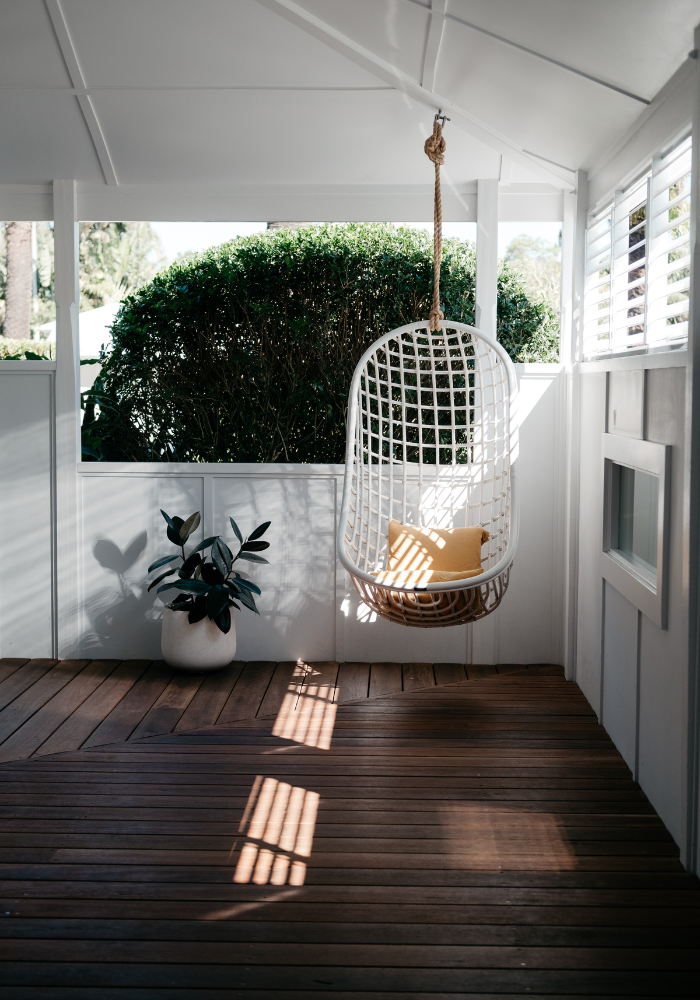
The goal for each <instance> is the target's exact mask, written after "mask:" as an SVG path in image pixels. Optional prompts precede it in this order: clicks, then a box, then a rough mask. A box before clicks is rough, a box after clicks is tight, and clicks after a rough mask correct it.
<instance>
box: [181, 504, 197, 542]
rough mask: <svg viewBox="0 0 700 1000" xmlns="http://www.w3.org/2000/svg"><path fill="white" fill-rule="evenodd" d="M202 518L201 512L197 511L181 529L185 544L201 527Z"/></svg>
mask: <svg viewBox="0 0 700 1000" xmlns="http://www.w3.org/2000/svg"><path fill="white" fill-rule="evenodd" d="M200 521H201V517H200V516H199V511H195V513H194V514H190V516H189V517H188V518H187V520H186V521H185V523H184V524H183V525H182V527H181V528H180V538H181V539H182V541H183V542H186V541H187V539H188V538H189V537H190V535H191V534H192V532H193V531H196V530H197V528H198V527H199V522H200Z"/></svg>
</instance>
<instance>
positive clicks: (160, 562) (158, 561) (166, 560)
mask: <svg viewBox="0 0 700 1000" xmlns="http://www.w3.org/2000/svg"><path fill="white" fill-rule="evenodd" d="M180 558H181V556H164V558H163V559H156V561H155V562H154V563H151V565H150V566H149V567H148V572H149V573H152V572H153V570H154V569H158V567H159V566H165V564H166V563H169V562H172V561H173V559H180Z"/></svg>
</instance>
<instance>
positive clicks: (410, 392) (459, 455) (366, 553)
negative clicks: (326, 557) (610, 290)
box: [343, 321, 514, 573]
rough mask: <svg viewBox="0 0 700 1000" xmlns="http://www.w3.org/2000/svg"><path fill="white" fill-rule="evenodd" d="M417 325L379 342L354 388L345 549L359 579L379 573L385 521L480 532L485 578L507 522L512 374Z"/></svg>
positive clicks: (472, 348)
mask: <svg viewBox="0 0 700 1000" xmlns="http://www.w3.org/2000/svg"><path fill="white" fill-rule="evenodd" d="M442 326H443V329H442V330H437V331H431V330H430V329H429V327H428V324H427V323H414V324H411V325H409V326H406V327H403V328H402V329H400V330H395V331H392V332H391V333H389V334H387V335H385V336H384V337H382V338H380V340H378V341H377V342H376V343H375V344H374V345H373V346H372V347H371V348H370V349H369V351H367V352H366V354H365V355H364V357H363V359H362V360H361V361H360V364H359V365H358V367H357V370H356V372H355V376H354V379H353V384H352V389H351V394H350V407H349V413H348V432H349V434H348V455H347V471H346V497H345V498H344V504H343V509H344V512H345V511H346V524H345V531H344V538H343V548H344V552H345V555H346V557H347V558H348V560H349V561H350V562H351V563H352V564H353V566H354V567H356V568H357V569H358V570H360V571H361V572H364V573H372V572H375V571H377V570H379V569H384V568H386V565H387V549H388V531H389V521H390V520H392V519H394V520H397V521H401V522H402V523H404V524H416V525H420V526H422V527H436V528H452V527H462V526H465V525H481V526H482V527H483V528H485V529H486V530H487V531H488V532H489V533H490V538H489V541H488V543H486V545H485V546H484V549H483V553H482V554H483V565H484V569H485V570H488V569H491V568H492V567H494V566H495V565H496V564H498V563H499V562H500V560H501V559H502V558H503V557H504V555H505V553H506V551H507V548H508V541H509V534H510V527H511V525H510V520H511V517H510V515H511V499H512V497H511V492H512V490H511V487H512V460H513V455H512V453H511V447H512V446H511V396H512V393H513V391H514V374H513V368H512V365H511V364H510V360H509V359H508V357H507V355H506V354H505V352H504V351H503V348H501V347H500V345H497V344H494V343H493V342H492V341H490V340H488V338H484V336H483V335H482V334H480V333H479V331H477V330H475V329H474V328H473V327H469V326H466V325H464V324H461V323H450V322H448V321H443V323H442Z"/></svg>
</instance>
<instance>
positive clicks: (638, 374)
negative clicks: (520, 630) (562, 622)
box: [576, 353, 688, 852]
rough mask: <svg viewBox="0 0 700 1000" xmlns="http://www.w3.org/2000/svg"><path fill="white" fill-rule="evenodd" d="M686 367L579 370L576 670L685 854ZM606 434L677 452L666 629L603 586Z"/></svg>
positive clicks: (674, 361)
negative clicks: (604, 434)
mask: <svg viewBox="0 0 700 1000" xmlns="http://www.w3.org/2000/svg"><path fill="white" fill-rule="evenodd" d="M684 361H685V354H680V353H679V354H677V355H674V354H671V355H666V356H664V355H657V356H655V357H654V356H650V357H646V358H644V357H638V358H634V357H632V358H625V359H622V360H621V361H619V362H615V361H610V362H607V367H608V368H609V369H611V370H608V371H605V370H602V369H603V368H604V367H605V363H602V362H598V363H595V364H588V365H581V366H580V387H581V388H580V400H581V404H580V406H581V409H580V426H581V441H580V456H581V457H580V484H581V485H580V514H579V579H578V621H577V637H578V649H577V664H576V680H577V681H578V683H579V685H580V686H581V688H582V690H583V692H584V694H585V695H586V697H587V698H588V700H589V701H590V703H591V705H592V706H593V707H594V709H595V711H596V712H597V714H598V717H599V719H600V721H601V723H602V724H603V725H604V726H605V728H606V729H607V731H608V733H609V734H610V736H611V738H612V739H613V741H614V742H615V745H616V746H617V748H618V750H619V751H620V753H621V754H622V756H623V758H624V759H625V761H626V763H627V765H628V766H629V768H630V769H631V771H632V773H633V774H634V776H635V778H636V779H637V781H639V784H640V785H641V787H642V789H643V790H644V792H646V794H647V795H648V797H649V799H650V800H651V802H652V804H653V806H654V807H655V809H656V810H657V811H658V813H659V815H660V816H661V818H662V819H663V821H664V823H665V824H666V826H667V827H668V829H669V830H670V832H671V833H672V835H673V837H674V839H675V840H676V843H678V844H679V845H680V847H681V850H682V852H683V851H684V850H685V840H686V797H685V787H686V760H687V711H688V709H687V693H688V654H687V629H688V621H687V584H686V582H685V580H684V555H683V489H684V434H683V428H684V419H685V391H684V390H685V377H686V369H685V367H683V366H682V365H683V363H684ZM662 365H666V366H667V367H661V366H662ZM668 365H670V367H668ZM606 415H607V424H606ZM606 428H607V430H608V431H609V432H610V433H615V434H621V435H625V436H629V437H634V438H639V439H646V440H649V441H656V442H658V443H660V444H669V445H671V446H672V449H673V450H672V458H671V540H670V560H669V606H668V629H663V630H662V629H660V628H658V627H657V626H656V625H655V624H654V623H653V622H651V621H650V620H649V619H648V618H646V617H645V616H644V615H643V614H642V613H641V612H640V611H639V610H638V609H637V608H636V607H634V606H633V605H632V604H631V603H630V602H629V601H628V600H627V599H626V598H625V597H624V596H623V595H622V594H620V593H618V591H617V590H615V588H614V587H613V586H612V585H611V584H610V583H608V582H606V581H604V580H603V578H602V576H601V572H600V553H601V550H602V539H603V457H602V447H601V435H602V433H603V432H604V431H605V430H606Z"/></svg>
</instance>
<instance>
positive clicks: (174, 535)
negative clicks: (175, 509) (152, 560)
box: [161, 510, 185, 545]
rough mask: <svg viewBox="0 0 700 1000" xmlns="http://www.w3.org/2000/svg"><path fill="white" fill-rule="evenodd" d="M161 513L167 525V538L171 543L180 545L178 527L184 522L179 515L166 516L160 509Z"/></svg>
mask: <svg viewBox="0 0 700 1000" xmlns="http://www.w3.org/2000/svg"><path fill="white" fill-rule="evenodd" d="M161 514H162V515H163V517H164V518H165V522H166V524H167V525H168V538H169V540H170V541H171V542H172V543H173V545H182V539H181V538H180V528H181V527H182V526H183V524H184V523H185V522H184V521H183V520H182V518H181V517H168V515H167V514H166V513H165V511H164V510H161Z"/></svg>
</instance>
